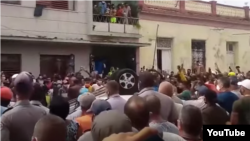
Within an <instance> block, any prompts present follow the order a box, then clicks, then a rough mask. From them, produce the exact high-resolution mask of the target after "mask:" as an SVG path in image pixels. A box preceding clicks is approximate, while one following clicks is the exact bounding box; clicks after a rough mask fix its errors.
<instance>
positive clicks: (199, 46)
mask: <svg viewBox="0 0 250 141" xmlns="http://www.w3.org/2000/svg"><path fill="white" fill-rule="evenodd" d="M197 62H199V64H200V65H202V66H203V67H204V68H205V67H206V41H204V40H192V67H195V66H196V65H197Z"/></svg>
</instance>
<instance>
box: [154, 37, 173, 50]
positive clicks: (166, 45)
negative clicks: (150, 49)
mask: <svg viewBox="0 0 250 141" xmlns="http://www.w3.org/2000/svg"><path fill="white" fill-rule="evenodd" d="M157 48H162V49H171V48H172V39H171V38H157Z"/></svg>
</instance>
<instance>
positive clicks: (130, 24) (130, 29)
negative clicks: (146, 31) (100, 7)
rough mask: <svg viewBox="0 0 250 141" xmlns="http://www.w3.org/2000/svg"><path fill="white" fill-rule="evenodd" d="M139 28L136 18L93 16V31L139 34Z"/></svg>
mask: <svg viewBox="0 0 250 141" xmlns="http://www.w3.org/2000/svg"><path fill="white" fill-rule="evenodd" d="M139 28H140V25H139V20H138V18H132V17H128V18H125V17H119V16H108V15H105V16H101V15H93V31H97V32H113V33H125V34H126V33H128V34H139V30H138V29H139Z"/></svg>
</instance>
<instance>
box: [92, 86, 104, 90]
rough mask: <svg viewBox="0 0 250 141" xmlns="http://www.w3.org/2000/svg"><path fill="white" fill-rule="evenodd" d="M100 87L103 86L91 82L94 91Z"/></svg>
mask: <svg viewBox="0 0 250 141" xmlns="http://www.w3.org/2000/svg"><path fill="white" fill-rule="evenodd" d="M101 87H103V86H102V85H101V86H99V85H97V84H93V85H92V88H93V89H94V90H95V91H96V90H98V89H100V88H101Z"/></svg>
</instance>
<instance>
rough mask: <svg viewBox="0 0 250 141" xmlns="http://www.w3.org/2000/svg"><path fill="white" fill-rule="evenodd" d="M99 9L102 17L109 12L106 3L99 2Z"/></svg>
mask: <svg viewBox="0 0 250 141" xmlns="http://www.w3.org/2000/svg"><path fill="white" fill-rule="evenodd" d="M98 7H99V8H100V15H104V14H105V13H106V10H107V4H106V2H105V1H102V2H99V4H98Z"/></svg>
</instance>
